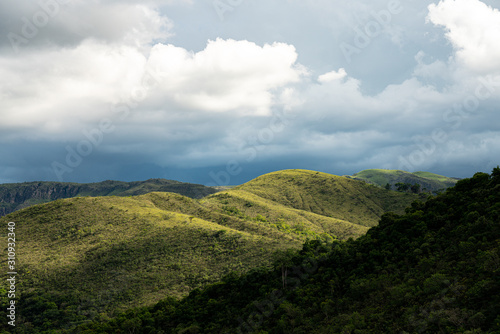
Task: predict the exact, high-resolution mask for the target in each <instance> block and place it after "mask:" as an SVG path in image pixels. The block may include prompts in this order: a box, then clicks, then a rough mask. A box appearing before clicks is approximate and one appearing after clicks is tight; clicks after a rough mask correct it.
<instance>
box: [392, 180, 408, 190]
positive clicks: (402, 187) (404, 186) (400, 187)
mask: <svg viewBox="0 0 500 334" xmlns="http://www.w3.org/2000/svg"><path fill="white" fill-rule="evenodd" d="M395 186H396V188H397V190H398V191H408V189H410V186H411V184H409V183H403V182H398V183H396V184H395Z"/></svg>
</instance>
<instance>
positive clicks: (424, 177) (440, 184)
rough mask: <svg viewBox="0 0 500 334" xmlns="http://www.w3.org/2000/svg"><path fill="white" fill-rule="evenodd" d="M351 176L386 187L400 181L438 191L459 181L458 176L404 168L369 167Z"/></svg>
mask: <svg viewBox="0 0 500 334" xmlns="http://www.w3.org/2000/svg"><path fill="white" fill-rule="evenodd" d="M350 178H353V179H357V180H363V181H366V182H368V183H371V184H374V185H378V186H380V187H384V186H385V185H386V184H387V183H389V184H390V185H392V186H394V185H395V184H396V183H398V182H402V183H410V184H415V183H418V184H420V185H421V186H422V188H426V189H427V190H428V191H437V190H442V189H446V188H449V187H452V186H454V185H455V183H456V182H457V181H458V179H456V178H451V177H446V176H442V175H438V174H433V173H430V172H415V173H410V172H405V171H402V170H388V169H367V170H364V171H361V172H359V173H356V174H354V175H352V176H351V177H350Z"/></svg>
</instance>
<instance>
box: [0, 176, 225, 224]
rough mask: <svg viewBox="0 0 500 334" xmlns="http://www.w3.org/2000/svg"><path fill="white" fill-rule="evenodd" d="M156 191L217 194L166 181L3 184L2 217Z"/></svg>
mask: <svg viewBox="0 0 500 334" xmlns="http://www.w3.org/2000/svg"><path fill="white" fill-rule="evenodd" d="M153 191H161V192H172V193H177V194H181V195H184V196H187V197H191V198H202V197H205V196H207V195H210V194H213V193H215V192H217V190H216V189H214V188H211V187H205V186H203V185H199V184H191V183H183V182H178V181H172V180H165V179H151V180H147V181H138V182H121V181H104V182H99V183H83V184H81V183H62V182H25V183H9V184H0V216H5V215H7V214H9V213H11V212H14V211H16V210H19V209H23V208H26V207H28V206H31V205H34V204H41V203H47V202H50V201H54V200H57V199H61V198H71V197H82V196H92V197H96V196H136V195H143V194H147V193H150V192H153Z"/></svg>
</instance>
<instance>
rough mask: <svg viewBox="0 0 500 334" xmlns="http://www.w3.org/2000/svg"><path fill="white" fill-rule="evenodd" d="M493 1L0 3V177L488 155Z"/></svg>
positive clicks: (226, 174) (498, 69)
mask: <svg viewBox="0 0 500 334" xmlns="http://www.w3.org/2000/svg"><path fill="white" fill-rule="evenodd" d="M499 8H500V5H499V3H498V2H497V1H486V0H485V1H479V0H444V1H437V0H434V1H430V0H423V1H422V0H418V1H417V0H408V1H406V0H404V1H403V0H401V1H397V0H389V1H388V0H370V1H367V0H350V1H336V0H328V1H327V0H315V1H306V0H273V1H268V0H215V1H214V0H163V1H160V0H157V1H155V0H151V1H139V0H127V1H118V0H116V1H114V0H90V1H88V0H87V1H83V0H40V1H39V0H23V1H16V2H14V1H2V2H0V183H5V182H24V181H35V180H37V181H38V180H54V181H67V182H94V181H103V180H107V179H113V180H124V181H132V180H145V179H149V178H167V179H175V180H179V181H185V182H196V183H203V184H210V185H214V184H220V185H223V184H240V183H243V182H245V181H248V180H250V179H252V178H254V177H256V176H259V175H261V174H263V173H267V172H271V171H275V170H280V169H289V168H304V169H311V170H318V171H323V172H327V173H332V174H336V175H345V174H353V173H356V172H358V171H361V170H363V169H368V168H387V169H404V170H408V171H412V172H413V171H420V170H425V171H431V172H435V173H439V174H444V175H447V176H456V177H469V176H472V175H473V174H474V173H475V172H478V171H485V172H490V171H491V170H492V168H493V167H495V166H497V165H498V164H500V108H499V106H500V103H499V102H500V42H499V36H500V11H499Z"/></svg>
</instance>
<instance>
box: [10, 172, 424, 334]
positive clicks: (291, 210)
mask: <svg viewBox="0 0 500 334" xmlns="http://www.w3.org/2000/svg"><path fill="white" fill-rule="evenodd" d="M416 198H417V196H416V195H410V194H401V193H397V192H392V191H388V190H385V189H380V188H378V187H375V186H372V185H368V184H366V183H364V182H361V181H355V180H349V179H346V178H343V177H337V176H334V175H329V174H324V173H317V172H311V171H303V170H289V171H282V172H276V173H271V174H268V175H264V176H262V177H260V178H257V179H255V180H253V181H250V182H249V183H247V184H244V185H241V186H239V187H236V188H234V189H230V190H227V191H223V192H219V193H216V194H213V195H210V196H208V197H205V198H203V199H200V200H195V199H191V198H188V197H185V196H182V195H179V194H173V193H165V192H163V193H161V192H153V193H148V194H145V195H140V196H133V197H118V196H106V197H76V198H69V199H60V200H56V201H53V202H50V203H46V204H41V205H35V206H32V207H29V208H27V209H23V210H20V211H16V212H14V213H12V214H10V215H8V216H6V217H3V218H0V224H1V225H2V226H5V225H6V223H7V222H8V221H13V222H16V235H17V236H18V240H17V244H18V245H17V247H18V248H17V252H16V256H17V258H18V262H19V263H20V266H19V268H18V269H17V270H18V273H19V276H20V277H22V280H20V281H19V286H18V288H19V291H21V296H22V297H21V300H22V301H21V303H22V304H23V305H24V306H23V314H25V316H26V317H27V315H26V314H31V316H33V317H34V318H30V320H29V322H32V323H33V324H36V326H41V327H43V328H45V329H47V330H48V329H51V328H61V327H64V326H70V323H74V324H80V323H82V322H85V321H89V320H92V319H97V318H103V317H104V318H106V317H110V316H113V315H114V314H115V313H116V312H117V311H120V310H125V309H127V308H131V307H136V306H151V305H153V304H154V303H156V302H158V301H159V300H161V299H162V298H165V297H166V296H170V297H175V298H181V297H184V296H186V295H187V294H188V293H189V291H192V290H193V289H199V288H203V287H205V286H207V285H208V284H210V283H214V282H217V281H218V280H220V279H221V278H222V277H223V276H224V275H228V274H232V275H241V274H244V273H246V272H248V271H249V270H252V269H253V268H257V267H267V268H271V266H272V264H273V262H275V261H276V259H278V258H280V257H281V256H283V254H286V253H287V252H289V251H294V250H298V249H300V248H301V247H302V245H303V243H304V242H305V241H306V240H321V242H326V243H331V242H333V241H334V240H336V239H338V240H345V239H348V238H358V237H359V236H361V235H363V234H365V233H366V231H367V230H368V226H371V225H375V224H376V221H377V219H378V218H379V217H380V216H381V215H382V214H383V213H384V210H386V209H393V210H397V211H399V212H403V211H404V210H403V208H404V207H405V206H407V205H408V204H409V203H410V202H411V201H413V200H414V199H416ZM299 199H300V200H299ZM377 215H378V216H377ZM5 239H6V238H3V239H2V240H5ZM2 278H4V277H3V276H2ZM3 282H4V283H2V284H5V280H3ZM33 305H38V306H33ZM74 305H78V307H77V308H75V307H73V306H74ZM62 310H65V311H64V312H63V313H64V314H63V313H61V312H62ZM39 317H40V318H39ZM47 319H49V320H47ZM51 319H52V320H51ZM47 321H48V323H46V322H47Z"/></svg>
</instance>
